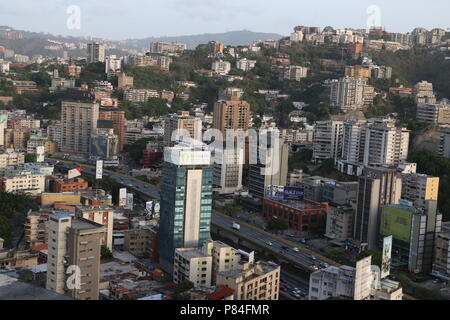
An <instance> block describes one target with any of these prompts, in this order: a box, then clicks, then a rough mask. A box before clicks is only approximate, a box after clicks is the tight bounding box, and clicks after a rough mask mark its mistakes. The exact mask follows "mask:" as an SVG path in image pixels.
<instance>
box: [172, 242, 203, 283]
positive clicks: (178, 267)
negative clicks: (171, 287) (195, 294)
mask: <svg viewBox="0 0 450 320" xmlns="http://www.w3.org/2000/svg"><path fill="white" fill-rule="evenodd" d="M211 275H212V256H210V255H208V254H206V253H205V252H203V251H202V250H201V249H199V248H177V249H175V256H174V268H173V281H174V282H175V283H182V282H183V281H185V280H189V281H191V282H192V283H193V284H194V287H209V286H211Z"/></svg>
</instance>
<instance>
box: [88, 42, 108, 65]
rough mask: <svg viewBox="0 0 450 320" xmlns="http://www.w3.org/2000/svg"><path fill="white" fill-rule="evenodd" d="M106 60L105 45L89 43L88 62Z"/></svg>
mask: <svg viewBox="0 0 450 320" xmlns="http://www.w3.org/2000/svg"><path fill="white" fill-rule="evenodd" d="M95 62H105V45H104V44H100V43H96V42H94V43H88V45H87V63H95Z"/></svg>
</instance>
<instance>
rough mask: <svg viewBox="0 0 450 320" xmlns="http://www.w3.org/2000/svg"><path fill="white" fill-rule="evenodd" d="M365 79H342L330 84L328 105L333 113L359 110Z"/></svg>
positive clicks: (362, 101)
mask: <svg viewBox="0 0 450 320" xmlns="http://www.w3.org/2000/svg"><path fill="white" fill-rule="evenodd" d="M366 84H367V80H366V79H362V78H352V77H344V78H341V79H339V80H335V81H334V82H333V83H332V84H331V95H330V104H331V108H332V109H333V111H334V112H336V113H338V112H343V113H347V112H349V111H354V110H361V109H362V107H363V105H364V98H363V92H364V87H365V86H366Z"/></svg>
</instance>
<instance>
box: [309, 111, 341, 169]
mask: <svg viewBox="0 0 450 320" xmlns="http://www.w3.org/2000/svg"><path fill="white" fill-rule="evenodd" d="M343 129H344V123H343V122H342V121H331V120H330V121H317V122H316V123H315V126H314V138H313V160H314V161H315V162H320V161H323V160H327V159H337V158H338V156H339V155H340V152H341V149H342V134H343Z"/></svg>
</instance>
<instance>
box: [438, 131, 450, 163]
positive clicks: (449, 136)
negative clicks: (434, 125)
mask: <svg viewBox="0 0 450 320" xmlns="http://www.w3.org/2000/svg"><path fill="white" fill-rule="evenodd" d="M439 133H440V141H439V147H438V150H437V151H438V154H439V155H440V156H441V157H445V158H448V159H450V126H443V127H440V128H439Z"/></svg>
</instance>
